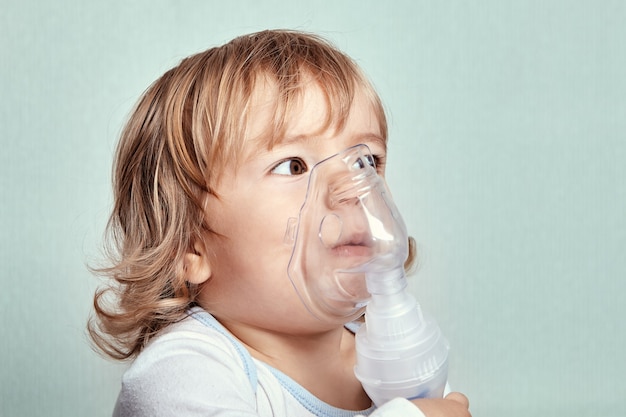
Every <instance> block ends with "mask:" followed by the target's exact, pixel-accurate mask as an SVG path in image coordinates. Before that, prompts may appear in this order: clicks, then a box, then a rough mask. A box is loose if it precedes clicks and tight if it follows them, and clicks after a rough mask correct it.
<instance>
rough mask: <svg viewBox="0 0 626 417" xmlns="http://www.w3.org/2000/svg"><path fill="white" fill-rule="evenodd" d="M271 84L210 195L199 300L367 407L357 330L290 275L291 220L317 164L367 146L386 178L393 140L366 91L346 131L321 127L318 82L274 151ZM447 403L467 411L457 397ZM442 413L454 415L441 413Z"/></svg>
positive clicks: (261, 353) (192, 259) (196, 277)
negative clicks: (321, 312) (268, 142)
mask: <svg viewBox="0 0 626 417" xmlns="http://www.w3.org/2000/svg"><path fill="white" fill-rule="evenodd" d="M271 87H272V86H271V85H267V84H266V85H265V86H261V87H259V88H257V91H256V92H255V94H254V95H253V100H252V108H251V111H250V114H251V117H250V119H249V125H248V126H247V127H248V130H247V132H248V135H247V137H246V138H244V141H245V158H244V159H243V162H242V163H241V164H238V166H236V167H234V166H233V167H232V169H229V170H227V171H226V172H225V173H224V176H223V178H222V180H221V182H220V184H219V185H218V187H217V189H216V195H210V196H208V197H207V202H206V213H207V218H208V219H209V224H210V225H211V228H212V229H213V231H214V232H215V233H211V234H208V235H207V236H205V240H204V241H205V242H206V246H204V244H201V243H197V244H196V245H195V247H194V252H193V253H190V254H188V255H187V257H186V259H185V269H186V271H187V276H188V280H189V281H190V282H193V283H196V284H201V291H200V294H199V296H198V299H197V301H198V302H199V304H200V305H201V306H202V307H203V308H205V309H206V310H207V311H209V312H211V314H213V315H214V316H215V317H216V318H217V319H218V320H219V321H220V322H221V323H222V324H223V325H224V326H225V327H226V328H227V329H228V330H229V331H230V332H231V333H232V334H233V335H234V336H235V337H237V338H238V339H239V340H240V341H241V342H242V343H243V344H244V345H245V346H246V347H247V348H248V350H249V351H250V353H251V355H252V356H253V357H255V358H257V359H260V360H262V361H264V362H266V363H268V364H269V365H271V366H273V367H275V368H277V369H279V370H280V371H282V372H283V373H285V374H287V375H289V376H290V377H291V378H292V379H294V380H295V381H296V382H298V383H299V384H300V385H302V386H303V387H304V388H306V389H307V390H308V391H310V392H311V393H312V394H313V395H315V396H317V397H318V398H320V399H321V400H323V401H325V402H326V403H328V404H331V405H333V406H335V407H340V408H344V409H352V410H362V409H366V408H368V407H369V406H370V405H371V401H370V399H369V398H368V397H367V395H366V394H365V392H364V391H363V389H362V387H361V384H360V383H359V381H358V380H357V379H356V378H355V376H354V372H353V367H354V363H355V347H354V336H353V335H352V334H351V333H350V332H348V331H347V330H345V328H344V327H343V326H341V325H337V324H334V323H324V322H322V321H320V320H318V319H316V318H315V317H313V316H312V315H311V314H310V313H309V312H308V311H307V310H306V308H305V307H304V305H303V303H302V302H301V300H300V299H299V297H298V295H297V293H296V292H295V290H294V289H293V287H292V285H291V283H290V281H289V277H288V275H287V265H288V263H289V259H290V256H291V251H292V246H291V245H290V244H286V243H285V242H284V235H285V231H286V227H287V221H288V219H289V218H290V217H298V212H299V209H300V206H301V205H302V202H303V201H304V198H305V194H306V189H307V183H308V174H309V170H310V169H311V168H312V167H313V166H314V165H315V164H316V163H318V162H320V161H322V160H323V159H326V158H327V157H329V156H332V155H334V154H336V153H338V152H340V151H342V150H344V149H346V148H348V147H350V146H353V145H356V144H360V143H364V144H366V145H368V146H369V148H370V149H371V151H372V154H373V156H374V158H375V160H376V161H377V162H378V163H377V169H378V171H379V173H380V174H381V175H383V174H384V160H385V156H386V146H385V143H384V140H383V139H382V136H381V132H380V125H379V121H378V119H377V117H376V113H375V112H374V110H373V108H372V106H371V105H370V103H369V102H368V101H367V99H366V98H365V96H364V95H363V94H361V93H358V94H357V95H356V97H355V100H354V103H353V105H352V109H351V113H350V116H349V118H348V121H347V123H346V125H345V127H344V128H343V129H342V130H340V131H338V130H336V129H335V128H334V126H331V127H330V128H329V129H327V130H325V131H320V126H323V124H324V121H325V116H326V110H327V107H326V99H325V97H324V95H323V92H322V90H321V89H320V88H319V87H317V86H316V85H315V84H314V83H311V84H310V86H309V87H307V88H306V89H305V91H304V94H303V97H302V100H301V102H300V105H299V106H298V107H297V108H296V109H295V111H294V113H293V114H292V117H291V122H290V124H289V125H288V126H287V131H286V140H284V141H282V142H281V143H279V144H278V145H276V146H275V147H274V148H272V149H271V150H268V149H266V147H264V146H262V145H261V144H262V141H259V140H258V138H259V137H261V135H262V134H263V133H264V132H265V129H266V127H267V125H268V123H269V121H270V120H272V117H273V113H272V111H273V109H272V106H271V103H272V100H273V99H274V93H273V90H272V88H271ZM302 364H306V366H302ZM439 401H440V402H445V403H443V404H445V405H450V404H448V403H453V404H451V406H453V407H455V406H457V405H458V407H457V408H459V407H460V408H461V409H462V408H465V410H466V411H467V407H466V406H465V407H464V406H463V405H462V402H458V401H456V400H455V399H453V400H439ZM420 402H422V403H424V405H426V406H428V405H430V406H431V408H432V410H431V411H430V413H431V414H428V415H429V416H431V415H432V416H437V415H467V414H453V412H454V411H455V410H456V409H454V408H451V409H449V410H448V409H446V408H445V407H444V406H443V405H442V404H440V403H433V402H429V401H424V400H417V401H416V404H420ZM420 407H422V405H420ZM438 410H444V414H436V413H437V411H438ZM446 410H448V411H446ZM450 410H452V411H450ZM445 412H448V414H445Z"/></svg>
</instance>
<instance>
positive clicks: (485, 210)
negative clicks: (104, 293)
mask: <svg viewBox="0 0 626 417" xmlns="http://www.w3.org/2000/svg"><path fill="white" fill-rule="evenodd" d="M0 5H1V6H2V7H1V10H2V11H1V12H0V100H1V104H0V141H1V144H2V148H1V151H0V179H1V183H0V187H1V189H0V195H1V200H0V204H1V205H0V279H1V282H2V290H1V291H0V324H1V330H2V336H0V416H2V417H9V416H11V417H12V416H19V417H28V416H48V417H52V416H64V417H67V416H108V415H110V414H111V411H112V408H113V404H114V401H115V398H116V395H117V391H118V389H119V383H120V376H121V374H122V372H123V370H124V367H125V365H124V364H116V363H113V362H110V361H107V360H104V359H102V358H101V357H99V356H98V355H96V354H95V353H93V352H92V350H91V349H90V347H89V344H88V341H87V338H86V335H85V322H86V320H87V317H88V315H89V313H90V308H91V297H92V294H93V291H94V289H95V288H96V286H97V285H98V282H99V281H98V279H97V278H95V277H93V276H91V275H90V274H89V272H88V271H87V269H86V267H85V265H86V264H87V263H91V262H94V261H96V260H98V259H99V255H100V246H99V245H100V243H101V238H102V234H103V230H104V226H105V223H106V220H107V215H108V212H109V209H110V207H111V192H110V183H109V178H110V170H111V162H112V153H113V150H114V147H115V143H116V140H117V136H118V134H119V132H120V129H121V126H122V124H123V121H124V119H125V117H126V116H127V114H128V112H129V111H130V109H131V107H132V106H133V104H134V103H135V101H136V99H137V98H138V97H139V95H140V94H141V92H142V91H143V90H144V89H145V88H146V87H147V86H148V84H149V83H151V82H152V81H153V80H154V79H155V78H157V77H158V76H159V75H160V74H162V73H163V72H164V71H165V70H167V69H168V68H170V67H171V66H173V65H175V64H176V63H177V62H179V61H180V60H181V59H182V58H183V57H185V56H187V55H189V54H191V53H194V52H198V51H200V50H203V49H206V48H208V47H211V46H214V45H218V44H221V43H223V42H225V41H228V40H229V39H231V38H232V37H234V36H236V35H241V34H244V33H248V32H252V31H257V30H260V29H265V28H291V29H301V30H306V31H313V32H317V33H319V34H321V35H324V36H325V37H327V38H329V39H330V40H332V41H333V42H334V43H335V44H336V45H337V46H339V47H340V48H341V49H343V50H344V51H346V52H347V53H349V54H350V55H351V56H353V57H354V58H355V59H356V60H357V61H358V63H359V64H360V65H361V66H362V67H363V68H364V70H365V71H366V73H367V74H368V75H369V77H370V78H371V79H372V80H373V82H374V84H375V85H376V87H377V88H378V90H379V92H380V95H381V97H382V99H383V101H384V103H385V106H386V108H387V109H388V113H389V120H390V134H391V142H390V157H389V166H388V179H389V183H390V186H391V188H392V191H393V193H394V198H395V199H396V201H397V204H398V206H399V207H400V209H401V211H402V213H403V215H404V217H405V219H406V222H407V225H408V228H409V231H410V233H411V234H412V235H413V236H414V237H415V238H416V240H417V242H418V247H419V257H420V267H419V269H418V271H417V273H416V274H415V275H414V276H413V277H412V278H411V290H412V291H413V293H414V294H415V295H416V297H417V298H418V299H419V300H420V302H421V303H422V305H423V308H424V309H425V310H428V311H429V312H430V313H431V314H433V315H434V316H435V317H436V318H437V319H438V321H439V323H440V325H441V327H442V328H443V330H444V332H445V333H446V335H447V336H448V338H449V340H450V344H451V346H452V350H451V368H450V369H451V371H450V383H451V384H452V386H453V388H455V389H457V390H460V391H462V392H464V393H466V394H467V395H468V396H469V397H470V400H471V402H472V406H471V410H472V411H473V413H474V416H478V417H501V416H509V417H516V416H520V417H521V416H533V417H538V416H539V417H541V416H545V417H555V416H563V417H591V416H593V417H617V416H626V401H625V399H626V383H625V382H624V380H625V377H624V375H625V374H626V359H625V355H624V353H623V349H624V346H626V329H625V324H624V316H625V314H626V309H625V308H624V307H623V306H624V304H626V303H625V302H624V298H625V295H626V256H624V251H625V249H626V220H625V215H626V187H625V180H626V163H625V161H626V23H625V22H626V2H623V1H609V0H607V1H575V0H571V1H565V0H564V1H555V0H545V1H538V0H537V1H532V0H529V1H501V0H484V1H479V2H478V1H477V2H469V1H424V0H405V1H400V0H398V1H388V2H383V1H366V0H362V1H349V0H333V1H327V0H319V1H309V2H298V1H279V0H275V1H243V0H229V1H222V2H216V1H194V0H189V1H180V2H174V1H162V0H150V1H148V0H137V1H121V0H113V1H79V0H73V1H69V0H68V1H34V0H23V1H20V2H9V1H5V0H0Z"/></svg>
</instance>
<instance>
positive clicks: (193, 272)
mask: <svg viewBox="0 0 626 417" xmlns="http://www.w3.org/2000/svg"><path fill="white" fill-rule="evenodd" d="M183 270H184V274H185V281H187V282H189V283H191V284H202V283H203V282H205V281H206V280H208V279H209V278H211V263H210V262H209V256H208V253H207V251H206V247H205V245H204V243H203V242H202V241H200V240H199V239H198V240H196V242H195V243H194V244H193V247H191V248H189V251H188V252H187V253H186V254H185V257H184V260H183Z"/></svg>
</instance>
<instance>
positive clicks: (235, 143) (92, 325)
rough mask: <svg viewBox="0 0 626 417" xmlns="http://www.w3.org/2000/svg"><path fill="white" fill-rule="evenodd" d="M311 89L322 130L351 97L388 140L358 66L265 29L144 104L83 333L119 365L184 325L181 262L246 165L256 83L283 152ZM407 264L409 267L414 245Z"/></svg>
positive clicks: (122, 155) (124, 153) (122, 168)
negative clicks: (214, 201) (323, 102)
mask: <svg viewBox="0 0 626 417" xmlns="http://www.w3.org/2000/svg"><path fill="white" fill-rule="evenodd" d="M303 74H304V75H306V77H307V80H308V79H309V78H312V79H313V80H315V81H316V82H317V84H319V86H320V87H321V88H322V90H323V91H324V92H325V95H326V98H327V103H328V106H329V107H328V108H329V111H328V119H327V121H326V123H327V125H330V124H331V123H333V124H334V123H337V125H338V127H339V128H341V125H342V124H343V123H344V122H345V120H346V119H347V117H348V114H349V112H350V108H351V104H352V100H353V97H354V95H355V91H356V90H357V89H360V90H361V91H364V92H365V94H366V96H367V97H368V98H369V99H370V100H371V102H372V104H373V106H374V109H375V111H376V113H377V115H378V118H379V122H380V126H381V133H382V135H383V137H384V139H385V140H386V138H387V123H386V119H385V113H384V110H383V107H382V104H381V102H380V99H379V97H378V95H377V94H376V92H375V91H374V89H373V87H372V85H371V84H370V83H369V81H368V80H367V79H366V77H365V76H364V75H363V74H362V72H361V71H360V70H359V68H358V66H357V65H356V64H355V63H354V62H353V61H352V60H351V59H350V58H349V57H348V56H347V55H345V54H343V53H342V52H340V51H338V50H337V49H336V48H335V47H334V46H332V45H331V44H329V43H328V42H327V41H325V40H324V39H322V38H320V37H318V36H316V35H312V34H307V33H302V32H295V31H287V30H272V31H263V32H258V33H254V34H250V35H246V36H241V37H238V38H235V39H234V40H232V41H231V42H229V43H227V44H225V45H223V46H220V47H215V48H212V49H208V50H206V51H204V52H201V53H198V54H196V55H192V56H190V57H188V58H186V59H184V60H183V61H182V62H181V63H180V64H179V65H178V66H176V67H174V68H172V69H171V70H169V71H167V72H166V73H165V74H164V75H163V76H161V77H160V78H159V79H158V80H156V81H155V82H154V83H153V84H152V85H151V86H150V87H149V88H148V89H147V90H146V91H145V93H144V94H143V95H142V97H141V98H140V100H139V102H138V104H137V105H136V107H135V109H134V110H133V112H132V113H131V115H130V117H129V119H128V121H127V123H126V125H125V127H124V129H123V131H122V134H121V137H120V141H119V144H118V147H117V150H116V155H115V160H114V166H113V192H114V207H113V211H112V214H111V216H110V219H109V223H108V225H107V232H108V235H107V237H108V239H107V245H106V250H107V258H108V259H109V263H108V265H109V266H108V267H105V268H99V269H94V272H96V273H98V274H101V275H104V276H106V277H109V278H111V279H110V280H109V283H108V285H105V286H104V287H101V288H99V289H98V290H97V291H96V293H95V296H94V310H95V315H94V316H92V317H91V318H90V320H89V323H88V331H89V334H90V336H91V339H92V341H93V343H94V344H95V347H96V349H99V350H100V351H101V352H103V353H105V354H106V355H108V356H110V357H112V358H114V359H120V360H123V359H129V358H132V357H134V356H136V355H137V354H138V353H139V352H140V351H141V350H142V348H143V347H144V346H145V345H146V343H147V342H148V341H149V340H150V339H151V338H152V337H153V336H154V335H155V334H157V333H158V332H159V331H161V330H162V329H163V328H164V327H166V326H167V325H168V324H170V323H173V322H176V321H178V320H180V319H181V318H182V317H184V316H185V312H186V310H187V309H188V308H189V306H190V305H192V304H193V303H194V300H195V298H196V295H197V293H198V288H197V287H196V286H194V285H191V284H189V283H188V282H186V281H185V278H184V273H183V256H184V254H185V253H186V252H188V251H189V250H190V248H191V247H192V245H193V242H194V240H195V239H201V238H202V236H203V235H205V234H206V233H207V232H211V231H210V228H209V227H208V222H207V216H210V215H211V213H206V212H205V211H204V210H203V201H204V199H205V197H206V195H207V194H210V193H213V192H214V191H213V190H214V189H215V186H216V184H217V182H218V181H219V178H220V173H221V172H223V171H224V169H225V165H226V164H227V163H228V164H231V163H236V162H237V160H238V158H239V157H241V155H242V142H243V141H242V140H241V138H244V137H245V134H246V126H247V119H248V116H249V104H250V100H251V96H252V94H253V92H254V91H255V85H256V83H257V82H259V81H260V80H269V81H270V82H272V83H273V84H274V85H275V86H276V92H277V94H276V99H275V103H274V106H275V107H274V114H275V117H274V120H273V123H270V126H268V132H267V135H264V138H265V139H266V141H267V143H266V144H267V146H268V147H269V148H271V147H272V146H273V144H274V143H276V142H277V141H280V139H281V138H282V136H283V135H282V133H283V132H284V129H285V127H286V123H287V122H288V119H289V115H290V112H291V111H292V109H293V108H294V106H295V105H297V99H298V98H299V97H300V95H301V93H302V91H303V88H304V87H305V85H304V82H305V79H304V76H303ZM410 246H411V248H412V249H411V255H410V257H409V260H408V261H407V262H408V263H407V266H408V264H409V263H411V261H412V259H413V258H414V256H413V255H412V253H413V252H414V250H413V247H414V244H413V242H412V240H411V245H410Z"/></svg>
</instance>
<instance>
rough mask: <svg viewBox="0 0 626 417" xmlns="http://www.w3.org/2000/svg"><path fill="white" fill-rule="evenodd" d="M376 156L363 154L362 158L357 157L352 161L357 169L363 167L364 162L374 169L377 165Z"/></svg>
mask: <svg viewBox="0 0 626 417" xmlns="http://www.w3.org/2000/svg"><path fill="white" fill-rule="evenodd" d="M378 159H379V158H378V157H377V156H374V155H370V154H368V155H365V156H364V157H363V158H359V159H357V160H356V162H355V163H354V166H355V168H358V169H363V168H365V164H367V165H369V166H371V167H372V168H374V169H376V166H377V165H378Z"/></svg>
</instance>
